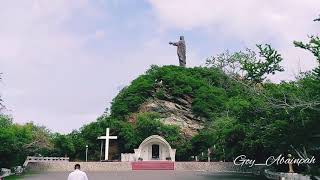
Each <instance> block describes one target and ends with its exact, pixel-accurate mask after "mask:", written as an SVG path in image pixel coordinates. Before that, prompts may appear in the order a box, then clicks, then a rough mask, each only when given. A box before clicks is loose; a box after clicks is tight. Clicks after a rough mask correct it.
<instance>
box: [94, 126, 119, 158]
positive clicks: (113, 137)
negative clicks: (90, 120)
mask: <svg viewBox="0 0 320 180" xmlns="http://www.w3.org/2000/svg"><path fill="white" fill-rule="evenodd" d="M98 139H105V140H106V144H105V152H104V153H105V155H104V160H108V159H109V139H117V136H109V128H107V129H106V135H105V136H100V137H98Z"/></svg>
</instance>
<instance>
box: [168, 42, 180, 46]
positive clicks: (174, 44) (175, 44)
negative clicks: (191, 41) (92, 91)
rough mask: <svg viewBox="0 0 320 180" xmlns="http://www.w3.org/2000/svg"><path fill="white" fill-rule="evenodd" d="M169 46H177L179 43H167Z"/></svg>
mask: <svg viewBox="0 0 320 180" xmlns="http://www.w3.org/2000/svg"><path fill="white" fill-rule="evenodd" d="M169 44H170V45H173V46H178V45H179V42H169Z"/></svg>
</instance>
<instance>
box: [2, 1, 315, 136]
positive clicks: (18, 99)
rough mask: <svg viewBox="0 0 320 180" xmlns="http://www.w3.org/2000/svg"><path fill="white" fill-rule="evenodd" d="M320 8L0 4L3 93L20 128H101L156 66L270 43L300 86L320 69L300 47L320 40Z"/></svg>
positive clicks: (292, 4) (288, 4) (192, 62)
mask: <svg viewBox="0 0 320 180" xmlns="http://www.w3.org/2000/svg"><path fill="white" fill-rule="evenodd" d="M318 14H320V1H319V0H237V1H235V0H224V1H221V0H146V1H142V0H119V1H116V0H54V1H53V0H0V72H2V73H3V75H2V78H3V80H2V82H0V88H1V89H0V90H1V91H0V92H1V95H2V98H3V100H4V104H5V105H6V107H7V109H8V110H7V113H8V114H11V115H12V116H13V118H14V121H15V122H18V123H25V122H28V121H33V122H35V123H36V124H39V125H45V126H47V127H48V128H49V129H51V130H53V131H58V132H62V133H67V132H70V131H71V130H73V129H78V128H79V127H81V126H82V125H84V124H85V123H89V122H92V121H95V119H96V118H97V117H98V116H100V115H101V114H102V113H103V111H104V109H105V108H106V107H109V106H110V102H111V100H112V98H114V97H115V95H116V94H117V92H118V91H119V89H121V88H122V87H124V86H125V85H128V84H129V83H130V81H132V80H133V79H134V78H136V77H137V76H138V75H139V74H141V73H144V72H145V71H146V70H147V69H148V68H149V67H150V65H152V64H157V65H168V64H178V60H177V57H176V50H175V48H174V47H170V46H169V45H168V41H174V40H177V39H178V37H179V35H184V36H185V39H186V42H187V58H188V59H187V60H188V62H187V66H189V67H193V66H199V65H203V64H204V62H205V58H206V57H209V56H212V55H215V54H217V53H220V52H223V51H224V50H226V49H229V50H231V51H236V50H243V49H245V48H246V47H248V48H255V46H254V45H255V44H257V43H271V44H272V45H273V46H274V47H275V48H277V49H278V50H279V52H280V53H282V54H283V57H284V59H285V60H284V62H283V65H284V66H285V69H286V72H284V73H279V74H277V75H275V76H274V77H272V79H273V81H279V80H288V79H293V78H294V76H295V74H296V73H297V72H298V70H299V69H300V70H302V71H306V70H310V69H312V68H313V67H314V66H315V65H316V61H315V59H314V58H313V57H312V56H311V55H310V54H308V53H307V52H305V51H303V50H300V49H297V48H295V47H294V46H293V45H292V42H293V40H303V41H306V40H307V35H311V34H317V33H319V32H320V23H315V22H313V21H312V20H313V19H314V18H316V17H318Z"/></svg>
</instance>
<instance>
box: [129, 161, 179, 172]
mask: <svg viewBox="0 0 320 180" xmlns="http://www.w3.org/2000/svg"><path fill="white" fill-rule="evenodd" d="M131 165H132V170H174V162H172V161H139V162H132V163H131Z"/></svg>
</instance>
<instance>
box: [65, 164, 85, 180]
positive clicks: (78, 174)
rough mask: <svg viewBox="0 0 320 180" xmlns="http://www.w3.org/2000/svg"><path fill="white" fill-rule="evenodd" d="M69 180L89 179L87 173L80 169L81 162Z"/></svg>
mask: <svg viewBox="0 0 320 180" xmlns="http://www.w3.org/2000/svg"><path fill="white" fill-rule="evenodd" d="M68 180H88V177H87V174H86V173H85V172H83V171H81V170H80V164H76V165H75V166H74V171H73V172H71V173H70V174H69V176H68Z"/></svg>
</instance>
